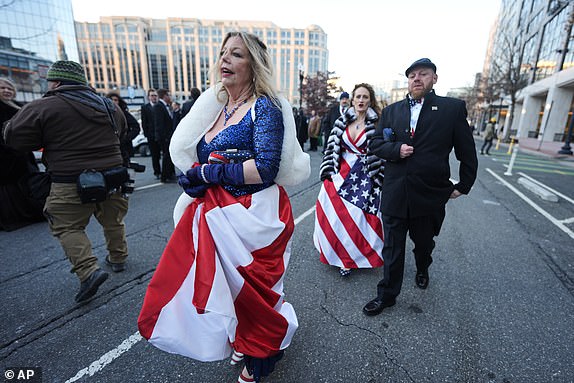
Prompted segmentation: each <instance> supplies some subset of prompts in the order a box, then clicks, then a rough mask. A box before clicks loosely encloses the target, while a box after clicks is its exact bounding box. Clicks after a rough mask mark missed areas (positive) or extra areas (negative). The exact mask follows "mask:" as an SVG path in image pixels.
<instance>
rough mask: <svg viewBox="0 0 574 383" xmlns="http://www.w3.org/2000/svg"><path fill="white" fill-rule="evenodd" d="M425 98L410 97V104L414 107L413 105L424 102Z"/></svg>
mask: <svg viewBox="0 0 574 383" xmlns="http://www.w3.org/2000/svg"><path fill="white" fill-rule="evenodd" d="M422 103H423V100H422V99H421V98H419V99H418V100H415V99H412V98H410V97H409V106H410V107H411V108H412V107H413V106H415V105H416V104H422Z"/></svg>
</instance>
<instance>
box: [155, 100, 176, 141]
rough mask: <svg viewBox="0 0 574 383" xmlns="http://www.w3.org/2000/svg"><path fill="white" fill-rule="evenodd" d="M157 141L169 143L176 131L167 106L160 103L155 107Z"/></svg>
mask: <svg viewBox="0 0 574 383" xmlns="http://www.w3.org/2000/svg"><path fill="white" fill-rule="evenodd" d="M153 116H154V122H155V123H154V127H155V140H156V141H158V142H162V141H169V140H170V139H171V135H172V134H173V131H174V126H173V118H172V117H171V116H170V115H169V112H168V111H167V108H166V107H165V104H164V103H163V102H161V101H158V102H157V104H155V105H154V107H153Z"/></svg>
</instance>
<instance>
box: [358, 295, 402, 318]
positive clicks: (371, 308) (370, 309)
mask: <svg viewBox="0 0 574 383" xmlns="http://www.w3.org/2000/svg"><path fill="white" fill-rule="evenodd" d="M395 303H396V301H395V300H394V299H393V300H388V301H384V300H382V299H380V298H375V299H373V300H372V301H370V302H369V303H367V304H366V305H365V307H363V312H364V313H365V315H368V316H373V315H378V314H380V313H381V312H382V311H383V309H384V308H385V307H391V306H394V305H395Z"/></svg>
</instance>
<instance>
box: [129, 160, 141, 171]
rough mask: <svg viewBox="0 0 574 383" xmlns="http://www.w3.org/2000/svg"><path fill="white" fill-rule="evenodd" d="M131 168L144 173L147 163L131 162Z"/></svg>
mask: <svg viewBox="0 0 574 383" xmlns="http://www.w3.org/2000/svg"><path fill="white" fill-rule="evenodd" d="M128 168H129V169H133V170H134V172H136V173H143V172H145V165H141V164H138V163H137V162H130V164H129V165H128Z"/></svg>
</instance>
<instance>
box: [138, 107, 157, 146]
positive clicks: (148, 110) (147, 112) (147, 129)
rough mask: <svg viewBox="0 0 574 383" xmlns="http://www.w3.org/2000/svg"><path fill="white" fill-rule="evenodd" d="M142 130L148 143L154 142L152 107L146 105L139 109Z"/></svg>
mask: <svg viewBox="0 0 574 383" xmlns="http://www.w3.org/2000/svg"><path fill="white" fill-rule="evenodd" d="M141 118H142V129H143V132H144V136H146V138H147V139H148V141H155V126H154V124H155V122H154V118H153V105H152V104H151V103H149V102H148V103H147V104H144V105H142V107H141Z"/></svg>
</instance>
